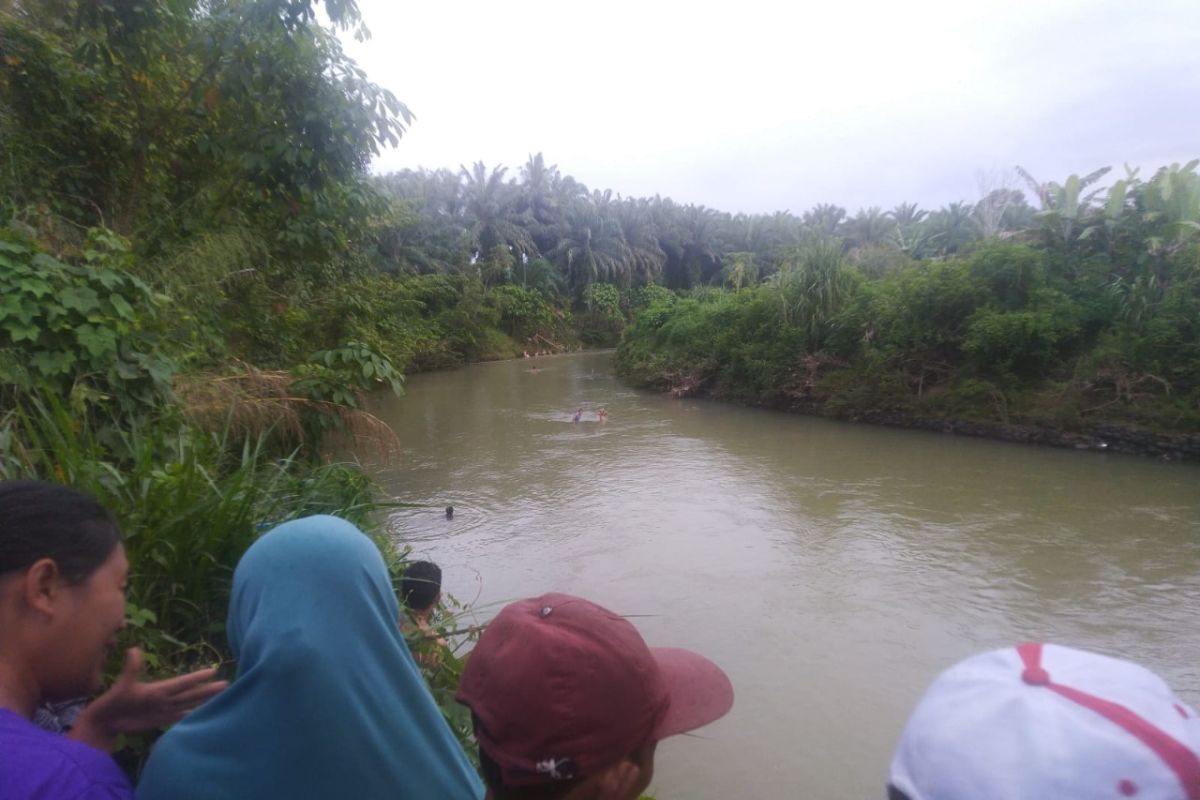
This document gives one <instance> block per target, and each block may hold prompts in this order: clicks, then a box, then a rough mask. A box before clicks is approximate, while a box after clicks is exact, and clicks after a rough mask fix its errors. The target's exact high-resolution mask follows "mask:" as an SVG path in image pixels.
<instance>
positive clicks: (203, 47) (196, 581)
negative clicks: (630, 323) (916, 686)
mask: <svg viewBox="0 0 1200 800" xmlns="http://www.w3.org/2000/svg"><path fill="white" fill-rule="evenodd" d="M318 10H323V12H324V14H325V15H326V17H327V18H328V19H329V20H331V21H332V23H333V24H334V25H335V26H338V27H342V28H353V29H356V30H357V31H358V33H359V34H365V29H364V28H362V26H361V21H360V20H359V17H358V11H357V7H356V5H355V3H354V2H353V0H325V1H324V2H323V3H319V4H318V3H316V2H312V1H311V0H259V1H258V2H253V3H243V2H238V1H236V0H229V1H228V2H198V0H161V1H160V2H148V3H126V2H109V1H108V0H101V1H100V2H81V1H80V0H52V1H51V2H38V3H24V2H8V3H0V153H2V155H3V158H2V159H0V479H4V478H11V477H37V478H43V479H47V480H53V481H58V482H62V483H66V484H70V485H73V486H77V487H79V488H82V489H84V490H86V491H89V492H91V493H93V494H94V495H96V496H97V497H98V498H99V499H100V500H101V502H102V503H104V504H105V505H106V506H108V507H110V508H112V509H113V510H114V511H115V512H116V514H117V516H118V518H119V519H120V522H121V526H122V529H123V531H124V533H125V537H126V549H127V551H128V554H129V558H130V562H131V581H130V591H129V600H130V602H129V608H128V622H129V626H128V628H127V629H126V630H125V631H124V633H123V638H124V641H125V643H126V644H128V645H133V644H137V645H140V646H141V647H143V648H144V649H145V650H146V654H147V661H148V663H149V664H150V666H151V669H152V670H153V671H154V672H155V673H157V674H164V673H171V674H173V673H177V672H179V671H181V670H185V669H190V668H194V667H196V666H198V665H202V664H208V663H214V662H217V663H221V662H227V661H228V659H229V653H228V647H227V644H226V642H225V638H224V622H225V611H226V607H227V604H228V594H229V588H230V581H231V578H232V571H233V567H234V565H235V564H236V563H237V560H238V559H239V558H240V556H241V554H242V552H243V551H244V550H245V549H246V547H248V546H249V544H250V543H251V542H253V540H254V538H255V537H256V536H257V535H258V534H259V533H260V532H261V531H263V530H266V529H268V528H269V527H271V526H272V525H273V524H275V523H278V522H281V521H283V520H286V519H290V518H294V517H297V516H302V515H306V514H311V513H318V512H325V513H334V514H338V515H340V516H343V517H346V518H348V519H350V520H352V521H354V522H356V523H358V524H359V525H361V526H362V527H364V528H365V529H367V530H369V531H370V530H374V529H375V527H376V525H377V524H378V521H379V516H380V512H381V509H382V508H383V505H386V504H383V505H381V504H380V502H379V501H378V500H376V499H375V498H374V491H373V487H372V486H371V484H370V482H369V480H368V479H367V478H366V477H365V476H364V475H363V474H362V473H361V472H360V471H359V470H358V469H357V468H356V467H354V466H350V465H342V464H329V463H326V461H325V460H324V459H323V458H322V450H323V447H322V437H323V435H324V434H326V433H327V432H328V431H329V430H330V429H331V428H333V429H336V428H346V429H348V430H349V431H351V432H352V433H355V434H359V433H361V432H363V431H366V432H367V433H368V434H375V436H376V439H377V440H378V442H379V443H380V446H384V447H386V446H388V441H387V439H386V435H387V431H386V427H385V426H383V425H382V423H378V421H376V420H373V418H371V417H370V416H369V415H367V414H365V413H364V412H362V411H361V410H359V409H361V401H362V396H363V395H364V394H365V393H366V392H368V391H373V390H375V389H377V388H385V389H390V390H392V391H397V392H398V391H400V389H401V386H402V379H403V372H402V370H403V369H404V368H407V367H408V366H409V365H410V364H412V363H414V362H415V361H416V358H415V355H414V354H416V353H422V354H427V355H428V354H434V355H433V356H430V357H431V360H433V359H434V358H436V357H437V355H438V354H444V353H447V352H449V353H450V355H449V356H447V357H445V362H446V363H453V362H455V361H458V360H462V359H463V358H467V357H472V356H474V355H475V354H476V353H475V352H474V351H470V350H467V349H459V350H454V349H453V347H452V346H451V345H447V344H445V342H444V341H443V339H444V338H447V337H450V336H464V335H470V330H471V329H470V326H468V325H465V324H461V321H462V320H464V319H465V320H471V319H473V318H474V317H475V316H485V317H486V315H487V314H488V313H491V314H493V315H496V317H497V318H498V316H499V312H498V311H496V310H495V309H494V308H493V307H492V306H491V305H489V304H488V302H487V301H486V299H485V298H482V297H479V298H478V299H476V301H475V305H474V306H471V305H469V304H468V303H466V302H465V300H466V298H468V297H469V296H470V295H471V287H470V285H469V284H470V282H469V281H467V280H465V279H463V278H462V276H458V275H442V276H427V277H423V278H421V279H419V280H415V281H412V282H405V283H401V282H399V281H397V280H395V279H394V278H393V277H390V276H389V275H388V274H387V273H386V272H385V271H382V270H380V269H378V268H377V266H376V260H375V259H374V258H373V256H372V254H373V253H374V252H376V249H377V246H378V245H377V239H376V238H375V235H374V233H373V231H374V230H375V228H376V227H377V226H379V225H380V224H381V223H380V221H381V220H385V219H387V220H392V219H398V215H397V214H398V212H397V213H393V211H392V210H391V207H390V205H389V203H388V202H386V201H385V200H384V199H383V198H381V196H380V195H379V194H378V193H377V192H375V191H374V190H373V189H372V188H371V187H370V185H369V181H368V180H367V178H366V177H365V175H364V172H363V170H364V168H365V166H366V164H367V163H368V161H369V159H370V158H371V156H372V155H374V154H375V153H376V152H377V150H378V148H379V147H380V146H383V145H385V144H389V143H391V144H394V143H395V142H396V141H397V139H398V137H399V136H400V135H401V134H402V133H403V131H404V129H405V126H406V125H407V124H408V123H409V122H410V121H411V119H412V115H411V114H410V113H409V111H408V109H407V108H406V107H404V106H403V104H401V103H400V102H399V101H397V100H396V98H394V97H393V96H392V95H391V94H390V93H388V92H387V91H386V90H383V89H381V88H379V87H377V86H375V85H373V84H371V83H370V82H369V81H368V80H367V79H366V77H365V75H364V74H363V73H362V71H361V70H360V69H358V67H357V66H356V65H354V63H353V62H351V61H350V60H349V59H347V58H346V57H345V56H344V54H343V53H342V51H341V47H340V45H339V43H338V40H337V38H336V36H335V35H334V33H333V32H332V31H330V30H326V29H325V28H322V27H321V26H320V25H318V23H317V17H316V14H317V12H318ZM481 293H482V290H480V292H478V293H477V294H481ZM537 310H538V309H535V311H537ZM524 313H525V312H524V310H523V309H516V310H514V311H512V312H511V313H510V316H514V315H515V316H514V318H518V321H520V320H523V317H522V316H521V315H522V314H524ZM454 314H458V315H459V317H458V318H455V317H454V316H453V315H454ZM488 319H490V317H488ZM475 330H477V331H483V332H484V333H480V334H479V335H480V338H485V333H486V331H487V330H488V328H487V326H486V323H480V324H478V325H477V326H476V328H475ZM380 545H381V549H382V550H383V552H384V553H385V556H386V557H387V559H388V562H389V565H390V567H391V569H392V572H393V575H394V576H395V577H397V578H398V576H399V574H400V572H401V571H402V569H403V565H404V554H403V553H400V552H396V551H395V549H394V548H393V547H392V545H391V543H390V541H386V540H384V539H382V538H381V539H380ZM446 625H448V626H449V627H454V623H453V617H452V616H446V617H445V620H444V626H446ZM455 641H458V642H462V641H463V639H462V638H461V637H460V638H458V639H456V640H455ZM426 646H428V645H426ZM437 663H438V666H437V667H436V668H433V667H431V668H430V669H429V670H427V677H428V678H429V679H430V682H431V685H432V687H433V688H434V690H435V693H436V694H437V695H438V697H439V699H440V700H441V701H442V703H443V707H444V708H446V710H447V715H448V717H449V718H450V719H451V722H452V724H454V725H455V727H456V729H457V730H458V731H459V732H460V733H461V734H463V735H464V736H465V733H466V730H465V727H466V726H465V724H464V720H463V718H462V712H461V710H459V709H458V708H457V707H455V706H454V705H453V704H452V703H451V702H450V699H449V698H450V694H451V692H452V689H453V686H454V685H456V683H457V676H458V670H459V669H460V667H461V662H460V661H459V660H458V659H457V658H456V657H455V656H454V654H453V653H452V652H450V651H449V650H446V651H445V652H443V653H441V654H440V656H439V658H438V659H437ZM148 742H149V739H148V738H139V739H137V740H133V741H130V742H129V743H128V744H129V747H128V748H127V749H126V751H125V752H124V756H126V757H128V758H129V759H130V765H131V766H133V767H136V764H137V763H138V761H139V759H140V757H141V756H142V755H144V753H145V748H146V746H147V744H148Z"/></svg>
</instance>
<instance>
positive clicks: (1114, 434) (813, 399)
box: [616, 354, 1200, 463]
mask: <svg viewBox="0 0 1200 800" xmlns="http://www.w3.org/2000/svg"><path fill="white" fill-rule="evenodd" d="M616 365H617V373H618V375H619V376H620V377H621V378H622V379H623V380H625V381H626V382H627V383H629V384H630V385H632V386H635V387H637V388H641V389H651V390H655V391H659V392H662V393H664V394H668V395H670V396H672V397H677V398H682V397H696V398H703V399H706V400H712V401H716V402H731V403H734V404H737V405H745V406H750V407H754V408H765V409H771V410H775V411H784V412H788V413H794V414H805V415H809V416H817V417H824V418H827V419H834V420H841V421H845V422H861V423H867V424H871V425H883V426H886V427H890V428H904V429H909V430H926V431H936V432H940V433H952V434H956V435H959V436H971V437H976V438H983V439H992V440H996V441H1002V442H1013V443H1016V444H1031V445H1044V446H1048V447H1060V448H1069V449H1073V450H1088V451H1093V452H1098V453H1123V454H1127V455H1136V456H1142V457H1147V458H1154V459H1157V460H1159V461H1165V462H1174V461H1179V462H1192V463H1200V433H1187V432H1167V431H1157V430H1149V429H1146V428H1141V427H1137V426H1133V425H1126V424H1120V423H1116V422H1112V421H1108V420H1105V421H1096V422H1092V423H1082V424H1077V425H1074V426H1072V427H1070V428H1068V427H1065V426H1055V425H1050V424H1046V423H1036V422H1028V421H1020V422H1000V421H991V420H981V419H971V418H964V417H958V416H953V415H946V414H939V413H936V411H929V412H923V411H922V409H921V406H920V404H921V400H918V399H912V400H911V401H910V402H906V403H895V402H892V403H890V404H889V403H885V402H881V403H880V405H884V406H886V405H890V406H891V407H875V408H873V407H870V406H869V404H866V403H862V402H861V400H862V398H855V399H856V400H858V401H859V402H857V403H855V402H850V401H849V400H848V399H847V398H846V397H844V396H838V395H835V394H830V393H829V390H828V386H829V383H828V382H822V384H821V385H820V386H819V387H814V386H813V385H811V383H810V385H808V386H806V387H804V388H803V389H799V390H793V391H792V392H790V393H789V394H780V395H778V396H775V397H772V398H769V399H763V400H752V399H748V398H746V397H739V396H737V395H733V396H731V393H730V392H729V391H727V390H725V389H724V388H723V387H721V386H720V384H718V383H716V382H715V381H714V380H713V379H711V378H706V377H704V376H702V375H699V374H696V373H686V372H684V373H681V372H660V373H657V374H651V373H647V372H646V371H645V370H638V369H636V368H634V367H632V366H631V365H630V363H629V360H628V356H627V354H626V357H625V358H624V359H622V358H618V359H617V360H616ZM835 383H836V381H835ZM822 388H824V391H822ZM877 399H879V400H881V401H884V400H887V399H888V398H877ZM891 400H893V401H894V400H895V398H894V397H893V398H891ZM925 402H926V403H927V404H928V405H929V406H932V407H934V408H935V409H936V407H937V406H939V405H942V406H944V402H943V399H942V396H939V395H937V394H936V393H935V394H934V395H933V397H932V398H931V399H929V400H927V401H925ZM905 406H907V407H905Z"/></svg>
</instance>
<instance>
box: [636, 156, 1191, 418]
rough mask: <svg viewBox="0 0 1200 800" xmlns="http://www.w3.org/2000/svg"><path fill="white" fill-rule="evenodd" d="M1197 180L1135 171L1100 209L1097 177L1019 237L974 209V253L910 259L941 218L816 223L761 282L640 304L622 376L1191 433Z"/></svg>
mask: <svg viewBox="0 0 1200 800" xmlns="http://www.w3.org/2000/svg"><path fill="white" fill-rule="evenodd" d="M1196 166H1197V165H1196V163H1195V162H1193V163H1191V164H1187V165H1184V166H1180V165H1172V166H1170V167H1166V168H1164V169H1162V170H1160V171H1159V172H1158V173H1157V174H1155V175H1154V176H1153V177H1152V178H1151V179H1150V180H1147V181H1142V180H1140V179H1139V178H1138V177H1137V175H1136V173H1131V174H1130V175H1128V176H1127V177H1126V178H1125V179H1123V180H1120V181H1117V182H1116V183H1114V184H1113V185H1112V186H1111V187H1110V188H1109V189H1108V191H1107V196H1106V197H1104V198H1102V199H1103V202H1095V198H1096V197H1098V196H1099V193H1097V192H1093V193H1092V194H1091V195H1086V194H1083V190H1084V189H1085V188H1086V187H1087V185H1089V184H1090V183H1093V182H1095V180H1097V179H1098V178H1099V177H1100V176H1101V175H1103V174H1104V173H1105V172H1106V170H1101V171H1099V172H1097V173H1094V174H1093V175H1091V176H1088V177H1087V178H1084V179H1080V178H1077V177H1075V176H1072V177H1071V178H1069V179H1068V180H1067V181H1066V183H1065V184H1064V185H1063V186H1058V185H1057V184H1047V185H1044V186H1042V185H1037V184H1035V185H1034V188H1035V189H1036V191H1037V194H1038V196H1039V197H1040V200H1041V203H1042V210H1041V211H1039V212H1037V213H1036V214H1035V215H1034V216H1033V217H1032V218H1030V219H1029V223H1030V225H1031V227H1029V228H1028V229H1025V230H1021V231H1014V232H1010V233H1008V234H1004V235H1001V233H1000V231H997V235H994V236H991V237H985V236H984V234H983V231H984V229H985V228H984V226H983V225H982V223H981V214H982V211H981V210H980V207H977V208H976V209H975V211H974V212H973V213H972V215H971V216H970V217H969V219H970V220H972V225H973V229H974V231H975V233H974V235H973V237H972V238H971V240H970V241H969V242H963V243H961V244H960V245H959V246H957V247H956V248H954V252H952V253H949V252H943V253H941V254H939V255H937V256H932V255H929V256H926V257H925V258H919V259H916V258H912V255H913V254H912V253H911V252H910V253H907V254H906V253H904V252H903V247H902V245H903V244H904V242H911V241H931V240H932V241H937V240H939V238H942V239H943V240H944V237H942V233H943V231H939V230H937V227H936V226H937V224H938V223H936V222H935V221H934V220H935V217H929V218H927V219H928V220H929V221H928V222H927V221H925V219H918V220H916V221H912V220H913V219H914V216H915V215H914V214H912V213H911V211H910V210H909V209H905V208H902V209H897V210H896V211H895V212H893V213H891V214H889V215H885V216H884V220H883V222H880V221H879V220H876V219H874V215H871V214H868V213H864V214H860V215H859V217H856V218H854V219H852V220H848V221H842V220H841V219H840V215H838V214H836V213H828V212H826V213H825V214H823V215H822V216H823V218H825V219H827V221H826V222H825V223H823V225H822V226H820V227H819V229H814V230H813V231H812V233H811V236H810V238H809V240H808V241H807V242H805V243H804V244H802V245H800V246H799V247H798V248H785V249H783V250H781V251H780V253H779V255H778V257H777V258H776V259H775V261H774V262H773V266H772V269H771V270H770V272H771V274H770V275H769V277H768V278H767V279H765V280H763V281H760V282H759V283H757V284H755V285H753V286H750V287H749V288H747V287H745V286H744V285H743V283H742V282H739V283H738V284H737V285H736V286H734V285H733V284H732V283H731V284H730V285H731V287H732V288H731V289H730V290H728V291H725V290H715V289H706V290H703V291H692V292H691V293H690V294H686V295H684V296H683V297H681V298H664V299H662V300H660V301H658V302H656V303H655V304H653V305H651V306H650V307H649V308H648V309H647V310H646V311H645V312H643V313H642V314H641V315H640V316H639V317H638V319H637V321H636V323H635V324H634V326H633V327H632V328H631V329H630V331H629V332H628V334H627V338H626V341H625V343H624V344H623V345H622V348H621V350H620V351H619V357H618V364H619V368H620V369H621V370H622V371H623V372H624V373H625V374H626V375H628V376H630V377H631V378H632V379H634V380H635V381H636V382H638V383H642V384H645V385H651V386H657V387H660V388H664V389H668V390H671V391H675V392H677V393H681V394H682V393H693V392H700V393H707V394H711V395H714V396H719V397H727V398H731V399H736V400H741V401H745V402H752V403H762V404H770V405H782V406H793V407H801V408H808V409H811V410H823V411H825V412H827V413H833V414H838V415H845V416H851V417H862V416H873V417H880V418H888V417H889V415H891V418H893V419H896V420H902V419H905V418H909V419H911V418H917V417H950V418H959V419H973V420H979V421H988V422H999V423H1004V424H1011V423H1035V424H1041V425H1048V426H1053V427H1059V428H1068V429H1084V428H1086V427H1087V426H1088V425H1089V424H1093V423H1099V422H1105V423H1113V422H1115V423H1120V424H1129V425H1137V426H1146V427H1150V428H1155V429H1160V430H1166V431H1197V430H1200V206H1198V205H1197V199H1198V198H1200V176H1198V175H1197V174H1196V171H1195V170H1196ZM946 213H949V212H946ZM906 216H907V219H909V220H910V221H909V222H908V223H906V224H908V225H909V226H911V230H910V232H909V233H908V234H906V235H905V236H904V237H894V238H893V239H892V240H891V243H890V244H874V243H872V244H870V245H867V244H865V243H864V242H865V240H866V238H867V234H866V233H864V227H863V226H864V225H866V222H867V220H868V218H869V219H870V220H871V229H872V230H874V229H875V228H878V227H886V225H887V224H890V225H892V226H893V227H894V228H899V227H900V226H901V225H902V223H900V222H898V221H897V220H899V219H902V218H905V217H906ZM923 226H929V228H928V230H924V231H923V229H922V228H923ZM831 237H836V238H831ZM868 247H869V248H870V249H868ZM880 254H884V255H886V256H887V259H881V258H880ZM728 258H729V262H730V264H732V265H737V266H738V267H739V268H740V266H741V265H744V264H746V263H749V261H750V259H749V257H748V256H747V255H746V254H743V253H734V254H731V255H730V256H729V257H728ZM884 262H889V263H888V266H886V267H885V268H882V269H881V268H879V265H880V264H881V263H884Z"/></svg>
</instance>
